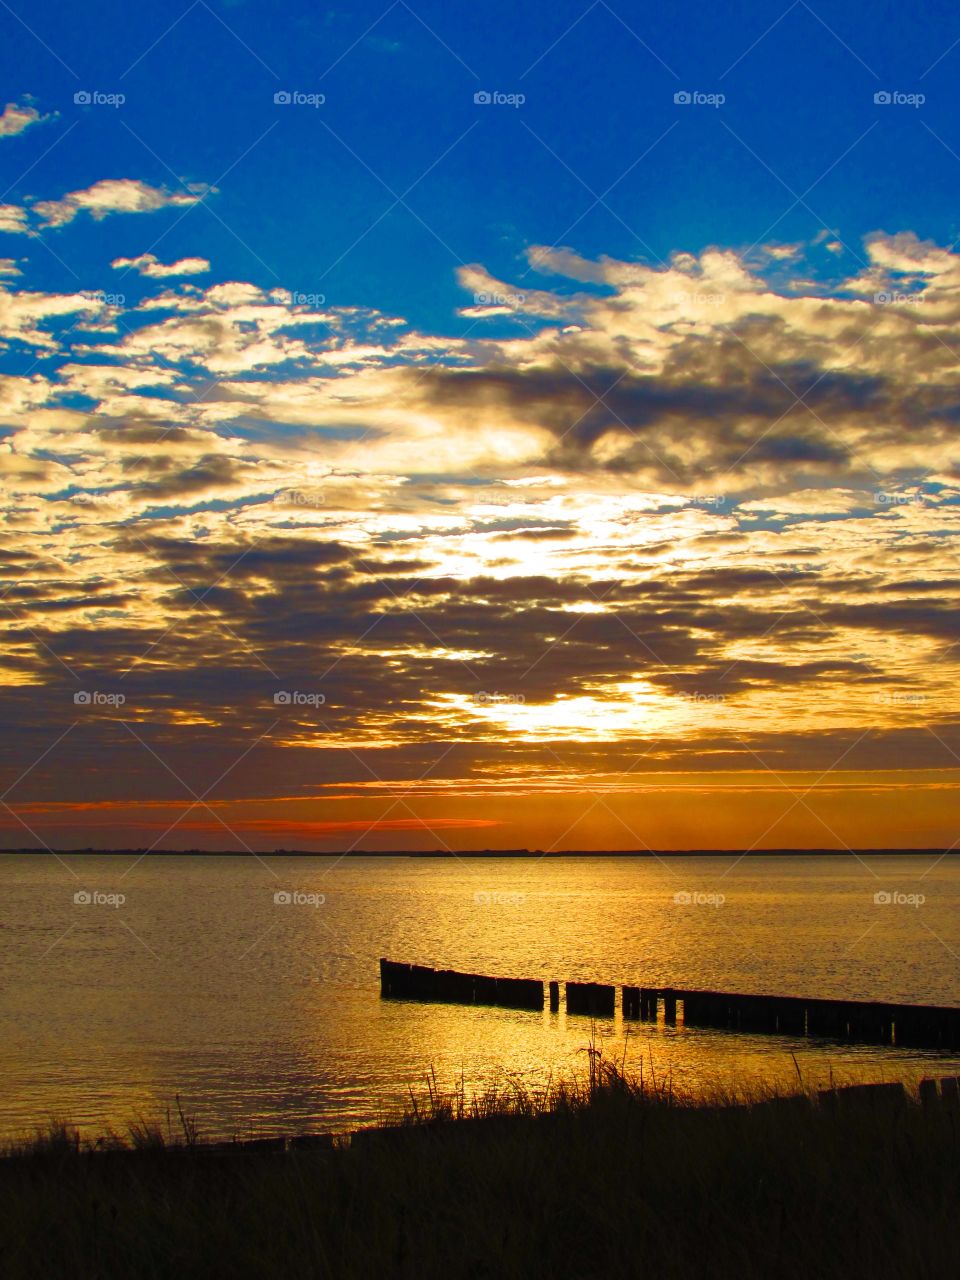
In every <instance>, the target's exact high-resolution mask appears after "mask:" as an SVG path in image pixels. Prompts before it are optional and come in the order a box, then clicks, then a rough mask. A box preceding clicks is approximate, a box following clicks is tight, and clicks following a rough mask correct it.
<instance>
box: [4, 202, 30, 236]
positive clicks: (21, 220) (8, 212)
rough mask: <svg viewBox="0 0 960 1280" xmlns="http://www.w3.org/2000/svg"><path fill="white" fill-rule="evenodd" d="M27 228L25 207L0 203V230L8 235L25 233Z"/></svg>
mask: <svg viewBox="0 0 960 1280" xmlns="http://www.w3.org/2000/svg"><path fill="white" fill-rule="evenodd" d="M29 230H30V226H29V223H28V221H27V211H26V209H22V208H21V207H20V206H19V205H16V204H0V231H3V232H6V233H7V234H8V235H26V233H27V232H28V231H29Z"/></svg>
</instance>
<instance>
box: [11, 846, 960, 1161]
mask: <svg viewBox="0 0 960 1280" xmlns="http://www.w3.org/2000/svg"><path fill="white" fill-rule="evenodd" d="M131 862H132V859H118V858H112V859H111V858H102V857H98V858H94V859H90V860H81V859H75V860H73V865H74V867H75V868H76V869H77V871H78V874H79V875H80V877H81V882H82V883H83V884H84V885H85V886H86V887H88V888H90V889H97V890H99V891H101V892H106V893H109V892H111V891H122V892H123V893H124V896H125V902H124V903H123V904H122V906H119V907H114V908H106V907H105V908H103V909H97V908H95V907H93V906H91V905H87V906H77V905H76V904H74V902H73V894H74V892H75V890H76V882H75V881H74V880H73V878H72V877H71V876H70V875H69V874H68V873H67V872H66V871H65V870H64V869H63V868H62V867H61V866H59V865H58V864H57V863H56V862H55V861H54V860H52V859H49V858H30V859H28V858H6V859H4V862H3V866H2V868H0V872H2V874H3V875H4V876H5V881H4V885H5V889H6V892H5V894H4V895H3V899H2V903H3V905H2V907H0V972H2V973H3V974H4V975H5V983H4V987H5V989H4V999H3V1004H2V1006H0V1073H2V1079H3V1091H2V1097H0V1133H2V1134H3V1135H5V1136H10V1135H12V1134H16V1133H21V1132H23V1131H25V1130H27V1129H29V1128H31V1127H32V1126H33V1125H34V1124H35V1123H38V1122H40V1123H42V1122H43V1121H45V1120H46V1119H47V1118H48V1117H50V1116H60V1117H64V1118H68V1119H70V1120H72V1121H74V1122H76V1123H79V1124H80V1125H81V1126H83V1127H84V1129H85V1130H86V1131H88V1132H91V1133H98V1132H102V1131H104V1130H105V1129H106V1128H108V1127H112V1128H113V1129H115V1130H122V1129H123V1128H124V1126H125V1125H126V1123H127V1122H128V1121H129V1120H131V1119H132V1118H134V1117H136V1116H152V1117H157V1116H162V1115H163V1113H164V1112H165V1110H166V1109H167V1107H171V1108H173V1107H174V1099H175V1096H176V1095H177V1094H179V1095H180V1096H181V1098H182V1101H183V1105H184V1107H185V1109H186V1110H187V1111H189V1112H191V1113H192V1114H195V1115H196V1116H197V1117H198V1119H199V1122H200V1126H201V1132H202V1133H203V1134H204V1135H205V1136H208V1137H216V1136H230V1135H231V1134H233V1133H235V1132H239V1133H247V1134H249V1133H253V1132H260V1133H290V1132H297V1131H303V1130H309V1129H318V1128H323V1129H327V1128H332V1129H349V1128H354V1127H356V1126H357V1125H359V1124H363V1123H370V1122H371V1121H373V1120H376V1119H378V1118H380V1117H382V1116H384V1115H390V1114H395V1113H396V1110H397V1109H398V1108H399V1107H400V1106H402V1105H403V1103H404V1101H405V1099H406V1098H407V1097H408V1090H409V1089H410V1088H413V1089H417V1088H419V1087H420V1086H421V1085H422V1083H423V1081H424V1078H425V1076H426V1073H427V1072H428V1071H429V1070H430V1069H431V1068H433V1069H434V1070H435V1072H436V1076H437V1080H438V1083H439V1084H440V1086H441V1087H442V1088H445V1089H453V1088H454V1087H456V1086H457V1085H458V1084H460V1083H461V1081H462V1085H463V1088H464V1089H465V1091H466V1093H467V1095H468V1096H469V1095H470V1094H471V1093H474V1092H483V1091H484V1090H486V1089H488V1088H490V1087H491V1086H492V1085H494V1084H496V1083H498V1084H499V1085H500V1086H501V1087H509V1086H510V1082H511V1081H515V1082H519V1083H522V1084H523V1085H524V1086H526V1087H528V1088H536V1087H542V1086H543V1085H544V1083H545V1082H546V1081H548V1080H550V1079H552V1080H554V1081H556V1080H558V1079H560V1078H565V1077H569V1076H570V1075H571V1074H572V1073H574V1072H578V1071H579V1072H585V1071H586V1066H587V1063H586V1049H587V1048H588V1046H589V1045H590V1044H591V1040H592V1041H593V1043H595V1045H596V1046H597V1047H599V1048H600V1049H601V1051H602V1052H603V1054H604V1056H605V1057H606V1058H607V1059H608V1060H609V1059H611V1058H615V1059H616V1060H617V1061H618V1062H619V1061H621V1060H625V1062H626V1066H627V1069H628V1070H632V1071H633V1072H634V1073H635V1074H638V1075H639V1074H640V1073H641V1071H642V1072H643V1075H644V1078H645V1079H647V1080H649V1079H650V1077H651V1074H655V1075H656V1076H657V1078H659V1079H663V1078H669V1079H671V1080H672V1081H673V1083H674V1085H675V1086H676V1088H678V1089H679V1090H682V1091H704V1090H707V1091H709V1090H712V1089H715V1088H716V1087H718V1086H720V1087H724V1088H726V1089H728V1090H729V1089H731V1088H737V1087H739V1088H745V1087H749V1086H750V1085H751V1084H754V1083H758V1082H761V1083H765V1084H769V1083H771V1082H777V1083H780V1084H781V1085H783V1086H791V1085H792V1084H793V1083H794V1082H795V1081H796V1078H797V1069H798V1066H799V1069H800V1071H801V1073H802V1076H803V1079H804V1081H805V1082H806V1083H807V1084H809V1085H812V1086H816V1085H824V1084H827V1083H829V1081H830V1078H831V1075H832V1076H833V1078H834V1079H866V1078H870V1079H873V1078H887V1079H890V1078H904V1079H908V1080H909V1079H915V1078H916V1077H917V1076H918V1075H921V1074H938V1073H942V1074H956V1073H957V1071H958V1069H960V1067H958V1063H957V1061H956V1060H949V1059H942V1058H939V1057H938V1056H937V1055H935V1054H918V1053H907V1052H905V1051H902V1050H900V1051H896V1050H890V1049H882V1048H870V1047H866V1046H838V1045H830V1044H826V1043H818V1042H814V1041H806V1040H793V1039H790V1038H787V1037H777V1036H763V1035H738V1034H733V1033H729V1032H721V1031H713V1030H706V1029H700V1028H696V1029H693V1028H691V1029H690V1030H687V1029H685V1028H683V1027H682V1026H681V1027H678V1028H673V1027H667V1026H664V1025H663V1023H662V1021H661V1022H660V1023H659V1024H658V1025H656V1026H653V1025H651V1024H648V1023H632V1022H630V1023H627V1024H626V1026H625V1025H624V1024H623V1022H622V1020H621V1018H620V1015H619V1012H618V1013H617V1015H616V1016H615V1017H614V1018H613V1019H612V1020H610V1021H604V1020H601V1021H599V1022H597V1023H595V1024H594V1023H591V1020H590V1019H589V1018H583V1017H576V1016H570V1017H568V1016H567V1015H566V1014H565V1012H563V1011H562V1010H561V1012H560V1013H559V1014H551V1013H550V1012H549V1011H548V1010H545V1011H544V1012H543V1013H542V1014H540V1013H529V1012H522V1011H511V1010H502V1009H494V1008H483V1007H471V1008H462V1007H457V1006H449V1005H440V1004H420V1003H414V1002H407V1001H384V1000H381V999H380V998H379V985H378V970H377V960H378V957H379V956H380V955H388V956H391V957H392V958H395V959H402V960H411V961H417V962H420V963H425V964H432V965H438V966H440V965H442V966H445V967H451V968H456V969H460V970H463V971H469V972H485V973H493V974H503V975H505V976H518V977H541V978H543V979H545V980H547V979H550V978H557V979H558V980H561V981H563V980H566V979H581V980H582V979H593V980H597V981H613V982H617V981H623V980H627V981H630V982H646V983H648V984H650V985H676V986H683V985H689V986H703V987H716V988H719V989H728V990H740V991H771V992H776V993H780V994H800V995H809V996H815V995H826V996H838V997H842V996H847V997H849V998H876V999H898V1000H930V1001H933V1002H939V1003H944V1004H948V1003H951V1002H952V1000H953V993H954V991H955V986H956V976H957V963H956V960H955V954H956V953H957V952H958V951H960V937H958V936H957V935H958V930H960V913H958V912H957V910H956V908H957V906H958V899H960V876H958V872H957V870H955V868H954V865H953V864H952V863H951V862H950V861H949V860H946V861H945V862H944V863H942V864H940V865H939V866H938V867H936V868H935V869H934V870H932V871H930V873H929V874H927V875H926V876H925V877H924V880H923V883H924V888H925V898H926V902H925V904H924V906H923V915H922V917H920V916H919V915H918V912H917V911H916V910H914V911H912V912H911V911H908V910H902V911H898V910H896V909H892V910H891V909H889V908H888V909H886V910H881V909H880V908H878V907H877V905H876V904H875V903H874V893H875V885H876V883H877V880H876V878H875V877H876V875H879V876H880V882H881V883H882V884H883V885H884V886H887V885H888V884H889V885H890V886H894V887H895V886H898V885H902V886H903V887H904V889H907V888H909V887H911V886H912V885H913V883H914V881H915V880H916V877H917V875H918V874H919V871H920V870H926V867H924V868H923V869H918V866H917V864H916V863H910V862H909V861H908V860H906V859H903V858H897V859H894V860H891V861H889V862H885V863H884V864H883V866H882V867H881V868H880V870H879V871H877V872H875V873H873V874H868V873H867V872H866V871H865V870H864V868H862V867H860V866H859V865H858V864H857V863H856V862H855V861H854V860H852V859H850V858H830V859H827V860H821V861H819V862H817V861H814V860H813V859H810V858H807V859H796V860H794V859H791V860H790V861H789V862H788V863H784V862H779V863H778V862H776V861H775V860H773V859H769V858H764V859H758V860H753V859H746V860H744V861H743V862H741V863H739V864H738V865H737V866H736V867H734V868H730V867H729V866H728V864H726V863H725V864H722V865H721V864H720V863H718V862H717V861H716V860H711V859H703V858H698V859H690V860H679V859H678V860H670V861H669V863H668V864H666V865H664V864H660V863H658V862H656V861H652V860H631V859H625V858H618V859H614V860H602V859H586V860H583V861H573V860H565V861H562V862H550V863H547V862H543V861H540V862H537V861H533V860H524V861H523V862H506V861H504V860H502V859H499V860H497V859H483V860H479V861H471V862H462V861H455V862H451V861H449V860H431V859H426V860H424V859H417V860H411V859H402V858H390V859H383V860H376V861H372V860H363V859H358V858H351V859H347V860H345V861H343V862H341V863H340V864H339V865H337V866H336V867H333V866H332V865H331V861H330V860H329V859H325V860H322V859H294V858H282V859H270V860H269V868H268V869H265V868H264V867H263V866H262V865H261V864H259V863H257V862H256V861H255V860H253V859H242V858H223V859H199V858H189V859H177V860H173V859H168V858H164V859H147V860H145V861H144V862H143V863H140V864H139V865H138V866H137V867H136V868H135V869H134V870H133V871H132V872H130V873H129V874H126V875H125V874H124V873H125V872H126V871H127V868H128V867H129V866H130V865H131ZM678 886H682V888H678ZM278 891H282V892H284V893H288V894H292V895H294V896H295V895H296V894H300V895H301V897H302V899H303V901H302V902H301V903H299V904H298V903H297V902H296V901H292V902H286V903H281V904H278V903H276V902H275V901H274V895H275V893H277V892H278ZM678 893H679V894H680V896H681V897H682V896H683V894H684V893H690V894H691V895H693V896H694V897H695V898H696V896H697V895H706V896H709V895H711V894H712V895H713V896H714V898H716V897H717V896H718V895H722V897H723V902H722V904H721V905H718V906H715V907H712V908H711V907H707V906H696V905H689V904H688V905H686V906H685V905H683V904H682V903H678V902H677V901H676V898H677V894H678ZM950 949H952V951H953V952H954V958H951V955H950ZM174 1124H176V1119H175V1109H174Z"/></svg>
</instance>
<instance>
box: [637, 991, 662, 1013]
mask: <svg viewBox="0 0 960 1280" xmlns="http://www.w3.org/2000/svg"><path fill="white" fill-rule="evenodd" d="M658 994H659V993H658V992H657V991H656V989H655V988H653V987H641V988H640V1017H641V1019H642V1021H644V1022H656V1020H657V996H658Z"/></svg>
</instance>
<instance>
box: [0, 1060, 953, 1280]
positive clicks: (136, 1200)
mask: <svg viewBox="0 0 960 1280" xmlns="http://www.w3.org/2000/svg"><path fill="white" fill-rule="evenodd" d="M958 1118H960V1117H958V1116H957V1114H956V1113H955V1112H952V1111H950V1110H949V1108H947V1107H944V1106H941V1105H936V1106H931V1107H926V1108H921V1107H919V1106H918V1105H916V1104H915V1103H913V1102H909V1103H906V1102H905V1103H902V1104H898V1103H897V1101H896V1100H895V1099H894V1100H892V1101H891V1100H888V1099H884V1098H882V1097H879V1096H878V1097H876V1098H874V1097H873V1096H867V1097H865V1098H862V1099H856V1100H853V1099H851V1100H850V1102H849V1103H848V1104H845V1105H841V1104H837V1105H826V1104H825V1103H818V1102H817V1101H816V1100H815V1099H811V1098H809V1097H807V1096H805V1095H804V1094H802V1093H797V1094H795V1095H792V1096H790V1097H783V1096H781V1095H779V1094H777V1093H776V1092H775V1091H772V1090H771V1091H766V1092H758V1091H753V1092H752V1093H751V1095H750V1096H749V1097H747V1096H745V1095H743V1094H741V1095H740V1096H735V1095H731V1094H722V1093H720V1092H719V1091H717V1092H716V1093H715V1094H714V1095H713V1096H711V1097H710V1098H709V1099H707V1100H706V1101H704V1100H703V1099H702V1098H701V1099H694V1098H690V1097H684V1096H681V1095H678V1093H677V1091H676V1090H674V1089H673V1087H672V1086H671V1084H670V1082H669V1080H663V1079H658V1078H656V1077H654V1078H653V1079H651V1078H650V1073H649V1072H647V1075H646V1078H645V1079H643V1080H642V1081H641V1080H640V1079H639V1078H638V1077H628V1076H627V1075H625V1074H624V1073H623V1071H622V1070H620V1069H619V1068H618V1067H617V1066H615V1065H611V1064H608V1063H605V1062H604V1061H603V1060H602V1058H601V1057H600V1056H599V1054H598V1053H596V1051H591V1053H590V1055H589V1070H588V1072H587V1074H586V1076H585V1077H584V1078H583V1079H580V1080H576V1081H572V1082H571V1081H567V1082H560V1083H558V1084H556V1085H550V1086H548V1087H546V1088H543V1089H539V1090H531V1089H528V1088H526V1087H525V1086H524V1085H523V1084H522V1083H521V1082H519V1081H517V1080H514V1081H511V1080H506V1081H505V1082H503V1083H501V1084H499V1085H497V1086H495V1087H491V1089H490V1090H488V1091H487V1092H486V1093H485V1094H483V1095H481V1096H479V1097H473V1096H471V1097H469V1098H468V1097H467V1095H466V1091H465V1089H464V1087H463V1084H462V1082H460V1084H458V1085H455V1086H454V1087H453V1088H452V1089H451V1090H449V1091H444V1090H443V1089H442V1088H441V1087H440V1086H439V1084H438V1082H437V1080H436V1077H435V1076H434V1075H433V1074H431V1076H430V1077H429V1079H428V1081H427V1084H426V1087H425V1088H424V1090H423V1091H422V1092H420V1093H417V1094H416V1095H415V1096H414V1097H413V1098H412V1100H411V1105H410V1108H409V1111H408V1114H407V1115H406V1117H405V1119H404V1123H402V1124H401V1125H398V1126H394V1127H391V1128H382V1129H380V1130H369V1131H366V1132H365V1135H364V1136H363V1137H361V1138H359V1139H356V1140H354V1141H353V1142H352V1143H351V1144H350V1145H349V1146H348V1145H346V1144H344V1145H342V1146H338V1147H336V1148H334V1149H331V1150H327V1151H324V1150H317V1151H300V1150H294V1151H291V1150H288V1151H287V1152H285V1153H273V1152H264V1151H256V1150H248V1151H244V1152H242V1153H233V1152H232V1151H231V1150H230V1149H229V1148H226V1149H224V1148H220V1149H217V1150H211V1149H207V1148H204V1146H203V1145H202V1144H197V1142H196V1131H195V1127H194V1126H193V1125H192V1124H191V1122H190V1121H188V1120H186V1119H185V1118H184V1119H183V1121H182V1122H181V1124H180V1126H179V1132H178V1127H177V1125H176V1124H174V1125H173V1126H171V1125H170V1124H169V1121H168V1124H167V1126H166V1132H165V1131H164V1126H163V1125H147V1124H144V1122H142V1121H138V1122H137V1124H136V1125H134V1126H131V1130H130V1134H129V1136H128V1139H127V1140H126V1142H125V1143H124V1144H123V1146H122V1147H120V1146H118V1140H117V1139H116V1138H111V1139H110V1140H109V1141H107V1142H104V1143H101V1144H100V1146H99V1148H96V1147H86V1146H84V1144H82V1143H80V1142H79V1141H78V1139H77V1138H76V1136H75V1134H74V1133H73V1131H72V1130H71V1129H70V1127H69V1126H68V1125H64V1124H62V1123H61V1124H57V1125H55V1126H54V1127H53V1128H52V1130H51V1131H50V1132H49V1133H47V1134H45V1135H43V1136H42V1137H41V1138H39V1139H38V1140H37V1141H36V1142H34V1143H31V1144H28V1145H24V1146H23V1147H21V1148H20V1149H19V1151H18V1152H16V1153H12V1154H8V1156H7V1158H6V1159H4V1160H2V1161H0V1274H2V1275H3V1276H4V1277H11V1278H19V1277H37V1278H38V1280H40V1278H42V1280H50V1278H51V1277H57V1278H58V1280H59V1278H60V1277H65V1278H71V1277H83V1278H84V1280H87V1277H97V1278H98V1280H113V1278H114V1277H116V1278H117V1280H120V1278H123V1280H127V1278H130V1277H157V1278H160V1277H164V1278H167V1277H170V1278H171V1280H172V1278H173V1277H177V1278H178V1280H184V1278H190V1277H203V1278H204V1280H210V1278H218V1277H223V1278H224V1280H227V1278H228V1277H229V1278H230V1280H234V1278H237V1277H241V1278H243V1277H274V1276H276V1277H283V1278H284V1280H286V1278H287V1277H290V1278H291V1280H299V1278H300V1277H344V1278H350V1280H352V1278H354V1277H356V1278H357V1280H361V1278H362V1280H369V1278H379V1277H398V1278H402V1277H409V1278H410V1280H414V1278H416V1280H421V1278H423V1280H433V1278H434V1277H436V1278H437V1280H440V1278H442V1280H448V1278H458V1277H470V1278H471V1280H486V1278H487V1277H489V1278H490V1280H494V1278H497V1280H500V1278H501V1277H503V1278H505V1280H513V1278H516V1280H540V1278H544V1280H546V1278H548V1277H577V1278H578V1280H579V1278H592V1277H597V1278H598V1280H599V1277H604V1278H607V1277H621V1276H645V1275H650V1276H652V1277H653V1276H655V1277H657V1280H687V1278H688V1277H708V1276H709V1277H717V1278H720V1280H723V1278H724V1277H731V1278H733V1277H736V1280H754V1278H756V1280H760V1278H761V1277H762V1278H763V1280H769V1278H770V1277H786V1278H788V1280H792V1278H793V1277H796V1278H797V1280H800V1278H801V1277H802V1280H810V1277H827V1278H830V1277H845V1278H849V1277H860V1276H865V1277H866V1276H870V1277H884V1278H885V1277H897V1278H898V1280H899V1278H901V1277H911V1278H913V1277H918V1278H924V1277H937V1280H940V1278H941V1277H947V1276H955V1275H957V1273H958V1265H960V1264H958V1262H957V1256H958V1254H957V1245H956V1243H955V1240H956V1222H957V1212H958V1209H960V1138H958Z"/></svg>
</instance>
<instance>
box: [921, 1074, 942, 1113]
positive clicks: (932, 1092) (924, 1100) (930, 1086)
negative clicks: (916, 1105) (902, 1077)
mask: <svg viewBox="0 0 960 1280" xmlns="http://www.w3.org/2000/svg"><path fill="white" fill-rule="evenodd" d="M918 1093H919V1096H920V1105H921V1106H924V1107H935V1106H936V1105H937V1103H938V1102H939V1101H940V1090H939V1088H938V1087H937V1082H936V1080H931V1079H930V1077H929V1076H927V1077H925V1078H924V1079H923V1080H921V1081H920V1087H919V1089H918Z"/></svg>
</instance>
